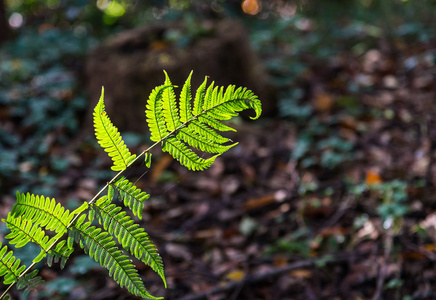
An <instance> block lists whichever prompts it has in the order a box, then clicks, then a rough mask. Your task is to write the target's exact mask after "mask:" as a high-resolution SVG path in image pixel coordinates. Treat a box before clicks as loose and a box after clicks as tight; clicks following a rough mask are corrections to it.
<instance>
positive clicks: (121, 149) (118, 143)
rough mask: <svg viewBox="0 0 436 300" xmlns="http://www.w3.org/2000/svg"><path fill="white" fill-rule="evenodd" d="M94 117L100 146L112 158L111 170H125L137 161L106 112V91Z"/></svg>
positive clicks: (95, 110) (102, 92) (102, 94)
mask: <svg viewBox="0 0 436 300" xmlns="http://www.w3.org/2000/svg"><path fill="white" fill-rule="evenodd" d="M93 115H94V128H95V136H96V138H97V141H98V143H99V144H100V146H102V147H103V149H104V150H105V151H106V152H108V154H109V156H110V157H111V158H112V161H113V163H114V165H113V166H112V167H111V169H112V170H113V171H121V170H125V169H126V168H127V166H128V165H129V164H130V163H131V162H132V161H133V160H134V159H135V157H136V155H134V154H133V155H132V154H131V153H130V151H129V149H128V148H127V146H126V145H125V144H124V141H123V139H122V137H121V135H120V133H119V132H118V129H117V128H116V127H115V126H114V125H113V124H112V122H111V120H110V119H109V117H108V116H107V114H106V112H105V106H104V89H102V91H101V97H100V100H99V101H98V103H97V105H96V107H95V109H94V114H93Z"/></svg>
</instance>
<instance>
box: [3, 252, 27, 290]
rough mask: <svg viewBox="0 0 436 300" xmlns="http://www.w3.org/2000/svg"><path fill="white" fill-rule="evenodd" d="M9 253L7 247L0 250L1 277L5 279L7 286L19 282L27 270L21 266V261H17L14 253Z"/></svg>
mask: <svg viewBox="0 0 436 300" xmlns="http://www.w3.org/2000/svg"><path fill="white" fill-rule="evenodd" d="M0 247H1V244H0ZM7 251H8V247H7V246H4V247H3V248H2V249H1V250H0V276H2V277H4V278H3V283H4V284H6V285H8V284H11V283H13V282H17V281H18V278H19V277H20V275H21V273H22V272H23V271H24V270H25V269H26V266H25V265H21V264H20V263H21V261H20V259H15V256H13V252H12V251H9V252H7ZM6 252H7V253H6Z"/></svg>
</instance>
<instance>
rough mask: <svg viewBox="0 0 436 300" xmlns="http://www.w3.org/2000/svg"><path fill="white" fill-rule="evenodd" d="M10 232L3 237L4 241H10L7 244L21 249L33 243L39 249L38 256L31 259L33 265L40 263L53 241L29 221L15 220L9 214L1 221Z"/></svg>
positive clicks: (19, 218)
mask: <svg viewBox="0 0 436 300" xmlns="http://www.w3.org/2000/svg"><path fill="white" fill-rule="evenodd" d="M2 221H3V222H5V223H6V226H7V227H8V228H9V229H10V230H11V232H10V233H9V234H8V235H6V236H5V239H10V241H9V244H11V245H15V247H16V248H21V247H23V246H24V245H26V244H27V243H29V242H33V243H35V244H37V245H38V246H39V248H41V252H40V254H39V255H38V256H37V257H36V258H35V259H33V262H34V263H37V262H40V261H41V260H42V259H43V258H44V257H45V256H46V253H47V252H48V248H49V247H50V244H51V243H52V242H53V239H51V240H50V238H49V237H48V236H47V235H45V231H44V230H42V229H41V227H39V226H38V225H36V224H34V223H32V222H31V221H30V220H27V219H22V218H21V216H19V217H18V218H15V217H14V216H13V215H12V214H11V213H9V214H8V217H7V219H6V220H5V219H2Z"/></svg>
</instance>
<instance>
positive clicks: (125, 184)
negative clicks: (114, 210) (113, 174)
mask: <svg viewBox="0 0 436 300" xmlns="http://www.w3.org/2000/svg"><path fill="white" fill-rule="evenodd" d="M112 186H113V187H114V188H115V189H116V190H117V191H118V192H119V193H120V200H121V201H123V202H124V205H125V206H127V207H128V208H130V209H131V210H132V212H133V214H134V215H135V216H137V217H138V218H139V219H142V210H143V208H144V202H145V200H147V199H148V198H150V195H149V194H147V193H145V192H143V191H141V189H139V188H137V187H136V186H135V185H134V184H133V183H132V182H130V181H129V180H127V179H124V178H120V179H119V180H118V181H117V182H115V183H114V184H113V185H112ZM108 197H109V199H112V197H110V196H108Z"/></svg>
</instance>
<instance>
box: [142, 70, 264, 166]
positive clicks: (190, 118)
mask: <svg viewBox="0 0 436 300" xmlns="http://www.w3.org/2000/svg"><path fill="white" fill-rule="evenodd" d="M164 73H165V83H164V84H163V85H161V86H160V87H158V88H156V89H155V90H153V92H152V93H151V94H150V97H149V100H148V102H147V103H148V104H147V110H146V115H147V121H148V125H149V128H150V132H151V140H152V141H154V142H162V144H163V145H162V150H163V151H166V152H168V153H170V154H171V155H172V156H173V157H174V158H175V159H177V160H179V161H180V163H181V164H182V165H184V166H186V167H187V168H188V169H191V170H204V169H206V168H208V167H209V166H210V165H211V164H212V163H213V161H214V160H215V158H216V157H217V156H218V155H221V154H222V153H224V152H225V151H227V150H228V149H230V148H231V147H233V146H235V145H236V144H230V145H227V144H226V143H227V142H229V141H230V140H229V139H227V138H225V137H223V136H221V135H220V134H218V133H217V131H229V130H234V129H233V128H231V127H229V126H227V125H225V124H223V123H222V122H221V121H225V120H229V119H231V118H233V117H234V116H237V115H238V113H239V112H241V111H243V110H245V109H250V108H251V109H253V110H254V111H255V113H256V115H255V116H254V117H252V119H257V118H258V117H259V116H260V114H261V112H262V107H261V103H260V100H259V99H258V98H257V96H256V95H254V93H253V92H252V91H250V90H248V89H246V88H238V89H236V88H235V86H233V85H230V86H228V87H227V88H224V87H219V86H215V84H214V82H212V83H211V84H210V85H209V86H208V87H207V77H206V78H205V80H204V82H203V83H202V84H201V85H200V87H199V88H198V89H197V91H196V94H195V99H194V103H193V104H192V103H191V100H192V95H191V75H192V72H191V73H190V74H189V77H188V79H187V80H186V82H185V84H184V85H183V88H182V92H181V94H180V98H179V105H178V106H177V105H176V103H177V102H176V100H175V96H174V91H173V85H172V83H171V81H170V79H169V77H168V74H167V73H166V72H165V71H164ZM191 107H192V108H191ZM193 149H195V150H199V151H202V152H207V153H212V154H216V155H215V156H212V157H210V158H208V159H204V158H202V157H200V156H199V155H197V154H196V153H195V152H194V151H193Z"/></svg>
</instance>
